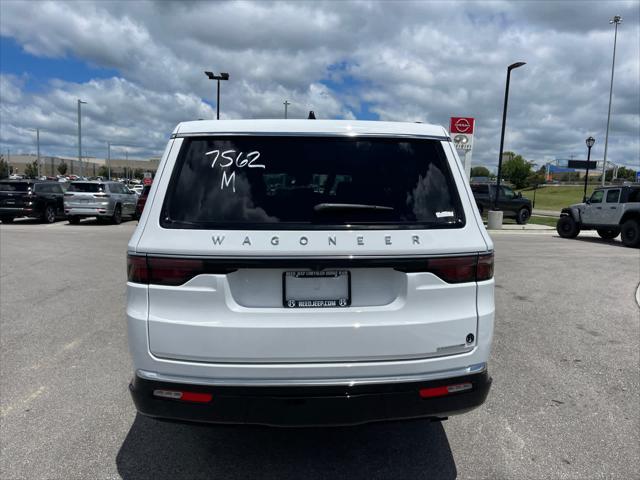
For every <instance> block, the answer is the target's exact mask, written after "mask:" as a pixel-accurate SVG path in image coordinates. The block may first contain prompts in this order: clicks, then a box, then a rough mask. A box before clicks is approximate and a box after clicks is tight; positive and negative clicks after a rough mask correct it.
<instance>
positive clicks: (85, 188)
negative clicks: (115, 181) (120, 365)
mask: <svg viewBox="0 0 640 480" xmlns="http://www.w3.org/2000/svg"><path fill="white" fill-rule="evenodd" d="M104 189H105V187H104V185H103V184H102V183H76V182H74V183H72V184H71V185H69V188H68V189H67V192H87V193H95V192H102V191H103V190H104Z"/></svg>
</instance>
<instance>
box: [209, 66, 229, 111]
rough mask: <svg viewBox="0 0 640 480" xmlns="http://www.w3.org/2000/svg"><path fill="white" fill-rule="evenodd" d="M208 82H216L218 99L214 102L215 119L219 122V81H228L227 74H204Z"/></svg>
mask: <svg viewBox="0 0 640 480" xmlns="http://www.w3.org/2000/svg"><path fill="white" fill-rule="evenodd" d="M204 74H205V75H206V76H207V77H209V80H217V81H218V99H217V101H216V119H217V120H220V80H229V74H228V73H225V72H221V73H220V75H214V74H213V72H204Z"/></svg>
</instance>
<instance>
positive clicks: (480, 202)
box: [471, 183, 532, 225]
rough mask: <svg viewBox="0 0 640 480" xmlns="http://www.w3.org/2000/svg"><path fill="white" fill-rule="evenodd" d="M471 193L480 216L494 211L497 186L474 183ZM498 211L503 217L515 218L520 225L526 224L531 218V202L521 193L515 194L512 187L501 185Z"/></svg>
mask: <svg viewBox="0 0 640 480" xmlns="http://www.w3.org/2000/svg"><path fill="white" fill-rule="evenodd" d="M471 191H472V192H473V196H474V198H475V201H476V205H477V206H478V210H479V211H480V214H483V213H485V212H488V211H489V210H491V209H493V207H494V204H495V198H496V185H494V184H490V183H472V184H471ZM498 209H500V210H502V211H503V215H504V216H505V217H509V218H515V220H516V222H518V224H519V225H524V224H526V223H527V222H528V221H529V219H530V218H531V210H532V207H531V200H529V199H528V198H526V197H523V196H522V194H521V193H520V192H514V191H513V189H512V188H511V187H508V186H506V185H500V195H499V196H498Z"/></svg>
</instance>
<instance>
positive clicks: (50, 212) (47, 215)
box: [42, 205, 56, 223]
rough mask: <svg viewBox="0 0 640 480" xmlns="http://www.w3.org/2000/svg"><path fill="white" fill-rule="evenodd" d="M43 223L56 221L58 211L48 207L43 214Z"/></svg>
mask: <svg viewBox="0 0 640 480" xmlns="http://www.w3.org/2000/svg"><path fill="white" fill-rule="evenodd" d="M42 221H43V222H44V223H53V222H55V221H56V210H55V208H53V207H52V206H51V205H47V206H46V208H45V209H44V212H42Z"/></svg>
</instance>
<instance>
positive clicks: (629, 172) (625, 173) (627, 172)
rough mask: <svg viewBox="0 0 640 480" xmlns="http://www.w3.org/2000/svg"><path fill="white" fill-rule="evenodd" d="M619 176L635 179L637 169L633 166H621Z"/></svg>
mask: <svg viewBox="0 0 640 480" xmlns="http://www.w3.org/2000/svg"><path fill="white" fill-rule="evenodd" d="M618 178H624V179H627V180H631V181H635V179H636V171H635V170H633V169H631V168H626V167H620V168H619V169H618Z"/></svg>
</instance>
